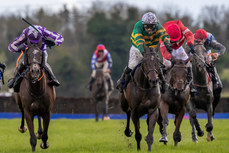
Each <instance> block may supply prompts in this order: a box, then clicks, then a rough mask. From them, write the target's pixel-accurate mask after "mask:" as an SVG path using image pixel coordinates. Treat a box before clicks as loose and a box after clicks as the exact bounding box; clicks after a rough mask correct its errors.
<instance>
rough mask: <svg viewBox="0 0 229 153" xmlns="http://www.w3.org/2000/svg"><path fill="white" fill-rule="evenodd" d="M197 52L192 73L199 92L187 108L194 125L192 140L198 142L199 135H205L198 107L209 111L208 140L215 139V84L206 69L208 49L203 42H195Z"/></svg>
mask: <svg viewBox="0 0 229 153" xmlns="http://www.w3.org/2000/svg"><path fill="white" fill-rule="evenodd" d="M194 49H195V54H194V55H193V58H192V73H193V85H194V86H195V88H196V89H197V91H198V94H196V95H194V96H191V98H190V103H189V104H188V105H187V109H188V112H189V115H190V124H191V126H192V140H193V141H194V142H197V141H198V139H197V136H196V133H195V129H196V130H197V134H198V136H203V135H204V132H203V130H202V129H201V127H200V124H199V122H198V120H197V117H196V111H197V110H196V109H197V108H198V109H203V110H205V111H206V112H207V116H208V123H207V124H206V125H205V127H206V131H207V132H208V134H207V140H208V141H212V140H214V136H213V134H212V132H211V131H212V129H213V123H212V120H213V114H214V112H213V100H214V97H213V85H212V81H211V78H210V77H209V74H208V72H207V70H206V66H207V64H206V63H205V57H206V49H205V47H204V44H203V42H201V41H195V42H194Z"/></svg>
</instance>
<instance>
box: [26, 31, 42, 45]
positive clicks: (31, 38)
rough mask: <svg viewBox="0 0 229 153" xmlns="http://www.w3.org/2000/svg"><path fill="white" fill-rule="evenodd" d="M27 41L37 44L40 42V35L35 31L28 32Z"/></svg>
mask: <svg viewBox="0 0 229 153" xmlns="http://www.w3.org/2000/svg"><path fill="white" fill-rule="evenodd" d="M28 39H29V41H30V42H32V43H39V42H40V41H41V34H40V33H39V32H37V31H35V30H32V31H29V32H28Z"/></svg>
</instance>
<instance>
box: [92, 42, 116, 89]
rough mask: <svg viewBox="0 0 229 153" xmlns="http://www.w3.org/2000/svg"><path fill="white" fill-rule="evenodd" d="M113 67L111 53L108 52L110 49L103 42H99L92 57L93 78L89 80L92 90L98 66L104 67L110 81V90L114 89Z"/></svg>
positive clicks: (106, 77) (106, 76) (105, 74)
mask: <svg viewBox="0 0 229 153" xmlns="http://www.w3.org/2000/svg"><path fill="white" fill-rule="evenodd" d="M111 67H112V58H111V54H110V53H109V52H108V50H107V49H106V48H105V46H104V45H103V44H99V45H98V46H97V47H96V50H95V52H94V54H93V56H92V58H91V68H92V74H91V80H90V82H89V90H90V91H91V88H92V84H93V82H94V81H95V79H96V78H95V74H96V68H102V69H103V71H104V76H105V79H106V80H107V83H108V90H109V91H112V90H113V89H114V85H113V81H112V79H111V75H110V72H111V70H110V69H111Z"/></svg>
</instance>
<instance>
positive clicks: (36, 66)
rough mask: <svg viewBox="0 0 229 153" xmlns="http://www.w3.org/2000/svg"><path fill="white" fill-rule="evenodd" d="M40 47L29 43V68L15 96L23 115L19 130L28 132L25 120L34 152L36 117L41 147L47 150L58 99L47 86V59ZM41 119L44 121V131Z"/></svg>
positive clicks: (26, 53) (52, 88) (53, 89)
mask: <svg viewBox="0 0 229 153" xmlns="http://www.w3.org/2000/svg"><path fill="white" fill-rule="evenodd" d="M40 45H41V43H39V44H30V43H29V42H28V50H27V51H25V55H26V56H27V57H28V59H27V61H24V63H27V64H28V67H27V69H26V74H25V76H24V77H23V79H22V82H21V85H20V90H19V92H18V93H16V95H15V99H16V102H17V104H18V106H19V108H20V111H21V113H22V117H21V125H20V127H19V128H18V130H19V131H20V132H21V133H24V132H25V131H26V127H25V126H24V118H25V119H26V122H27V125H28V128H29V133H30V144H31V147H32V151H33V152H34V151H35V148H36V144H37V138H36V135H35V133H34V124H33V120H34V116H35V115H37V116H38V125H39V127H38V138H40V137H41V139H42V143H41V145H40V147H41V148H42V149H46V148H48V147H49V144H48V143H47V140H48V127H49V122H50V117H51V110H52V107H53V103H54V101H55V99H56V92H55V88H54V87H50V86H48V84H47V82H48V81H49V80H48V77H47V76H46V74H45V72H44V68H43V64H45V63H44V62H45V61H44V58H45V57H44V53H43V52H42V51H41V50H40ZM24 60H25V58H24ZM41 118H42V119H43V129H42V125H41Z"/></svg>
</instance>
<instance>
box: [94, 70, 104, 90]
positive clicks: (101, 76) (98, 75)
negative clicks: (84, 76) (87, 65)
mask: <svg viewBox="0 0 229 153" xmlns="http://www.w3.org/2000/svg"><path fill="white" fill-rule="evenodd" d="M95 78H96V81H95V84H96V86H97V88H98V89H100V88H101V87H102V86H103V81H104V73H103V69H96V74H95Z"/></svg>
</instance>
